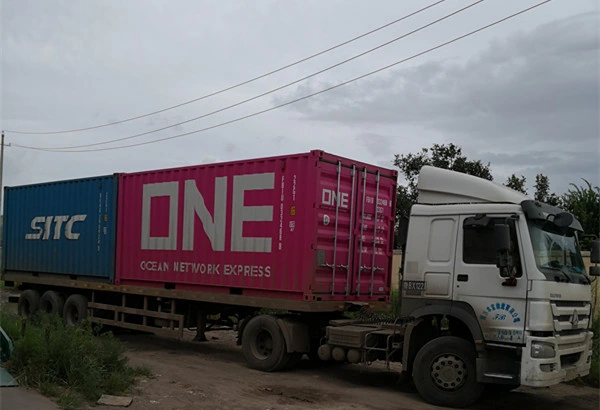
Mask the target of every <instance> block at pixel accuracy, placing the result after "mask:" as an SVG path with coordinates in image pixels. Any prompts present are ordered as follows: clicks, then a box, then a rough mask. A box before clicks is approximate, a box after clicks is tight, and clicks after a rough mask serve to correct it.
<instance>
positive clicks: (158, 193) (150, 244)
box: [141, 182, 179, 250]
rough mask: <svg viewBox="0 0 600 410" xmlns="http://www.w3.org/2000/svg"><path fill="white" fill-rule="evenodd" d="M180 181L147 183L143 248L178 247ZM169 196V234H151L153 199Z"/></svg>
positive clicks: (143, 205)
mask: <svg viewBox="0 0 600 410" xmlns="http://www.w3.org/2000/svg"><path fill="white" fill-rule="evenodd" d="M178 194H179V183H178V182H160V183H156V184H146V185H144V188H143V193H142V243H141V248H142V249H157V250H176V249H177V203H178V198H177V197H178ZM162 196H166V197H169V234H168V236H166V237H151V236H150V216H151V209H150V208H151V201H152V198H154V197H162Z"/></svg>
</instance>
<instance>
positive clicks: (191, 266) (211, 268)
mask: <svg viewBox="0 0 600 410" xmlns="http://www.w3.org/2000/svg"><path fill="white" fill-rule="evenodd" d="M140 270H141V271H144V272H182V273H195V274H199V275H224V276H245V277H255V278H262V277H265V278H270V277H271V266H263V265H236V264H227V263H226V264H220V263H196V262H173V263H169V262H164V261H153V260H144V261H141V262H140Z"/></svg>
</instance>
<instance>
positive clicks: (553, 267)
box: [540, 264, 571, 282]
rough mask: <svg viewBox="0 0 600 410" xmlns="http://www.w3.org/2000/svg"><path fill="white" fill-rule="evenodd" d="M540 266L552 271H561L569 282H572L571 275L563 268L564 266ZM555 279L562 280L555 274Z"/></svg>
mask: <svg viewBox="0 0 600 410" xmlns="http://www.w3.org/2000/svg"><path fill="white" fill-rule="evenodd" d="M540 268H542V269H548V270H551V271H555V272H560V273H562V274H563V276H564V277H565V279H566V280H567V282H571V278H570V277H569V275H568V274H567V273H566V272H565V271H564V270H563V266H561V267H560V268H559V267H558V266H551V265H550V264H545V265H542V266H540ZM555 279H557V282H560V280H558V277H557V276H555Z"/></svg>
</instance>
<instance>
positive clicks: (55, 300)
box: [40, 290, 65, 316]
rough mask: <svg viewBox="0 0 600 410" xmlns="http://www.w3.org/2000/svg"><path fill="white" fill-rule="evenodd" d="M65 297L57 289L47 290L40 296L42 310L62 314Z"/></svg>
mask: <svg viewBox="0 0 600 410" xmlns="http://www.w3.org/2000/svg"><path fill="white" fill-rule="evenodd" d="M64 305H65V299H64V298H63V297H62V295H61V294H60V293H58V292H57V291H55V290H47V291H46V292H44V294H43V295H42V297H41V298H40V311H41V312H42V313H50V314H56V315H59V316H62V314H63V307H64Z"/></svg>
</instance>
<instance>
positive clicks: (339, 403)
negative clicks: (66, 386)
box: [96, 331, 600, 410]
mask: <svg viewBox="0 0 600 410" xmlns="http://www.w3.org/2000/svg"><path fill="white" fill-rule="evenodd" d="M118 337H119V338H120V339H121V340H123V341H124V342H125V344H126V346H127V356H128V357H129V359H130V362H131V364H132V365H135V366H146V367H148V368H150V369H151V371H152V373H153V377H152V378H151V379H145V378H143V379H141V380H140V381H139V382H138V384H137V387H136V388H135V390H136V391H135V393H134V395H133V403H132V404H131V406H130V407H129V408H130V409H132V410H152V409H166V410H175V409H180V410H184V409H185V410H188V409H189V410H191V409H238V410H255V409H256V410H268V409H270V410H276V409H277V410H286V409H287V410H299V409H331V410H341V409H369V410H389V409H406V410H409V409H419V410H421V409H423V410H425V409H439V408H440V407H436V406H431V405H429V404H427V403H425V402H423V401H422V399H421V398H420V397H419V395H418V393H417V392H416V390H415V389H414V387H411V386H410V384H409V383H407V382H403V381H402V380H401V378H400V377H399V375H398V373H397V372H393V371H387V370H386V369H385V367H384V366H381V365H375V364H374V365H372V366H368V367H366V366H362V365H337V364H334V365H329V366H325V367H323V366H321V367H317V366H314V365H312V364H311V362H309V361H308V360H304V361H302V362H301V363H300V365H299V366H298V367H297V368H296V369H294V370H288V371H285V372H278V373H263V372H259V371H256V370H252V369H250V368H248V367H247V366H246V364H245V362H244V357H243V355H242V351H241V348H240V347H239V346H236V344H235V340H236V339H235V334H234V333H233V332H231V331H217V332H208V333H207V337H208V338H209V341H208V342H203V343H198V342H193V341H191V339H192V337H193V334H192V333H186V337H185V338H184V340H183V341H176V340H171V339H166V338H160V337H156V336H148V335H131V334H122V335H119V336H118ZM599 393H600V391H599V390H598V389H593V388H589V387H577V386H570V385H566V384H561V385H558V386H554V387H552V388H549V389H529V388H523V387H522V388H519V389H518V390H516V391H514V392H511V393H509V394H500V395H498V394H486V395H485V396H484V397H483V399H482V400H480V401H479V402H477V403H476V404H475V405H474V406H473V407H472V408H473V409H498V410H500V409H514V408H521V409H544V410H549V409H552V410H561V409H564V410H566V409H569V410H573V409H575V410H592V409H593V410H597V409H598V408H599V402H600V400H599V398H600V397H599ZM96 409H98V410H99V409H106V410H109V409H110V410H113V409H114V410H117V409H119V408H117V407H114V408H112V407H106V406H101V407H100V406H98V407H96ZM121 409H122V408H121Z"/></svg>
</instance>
